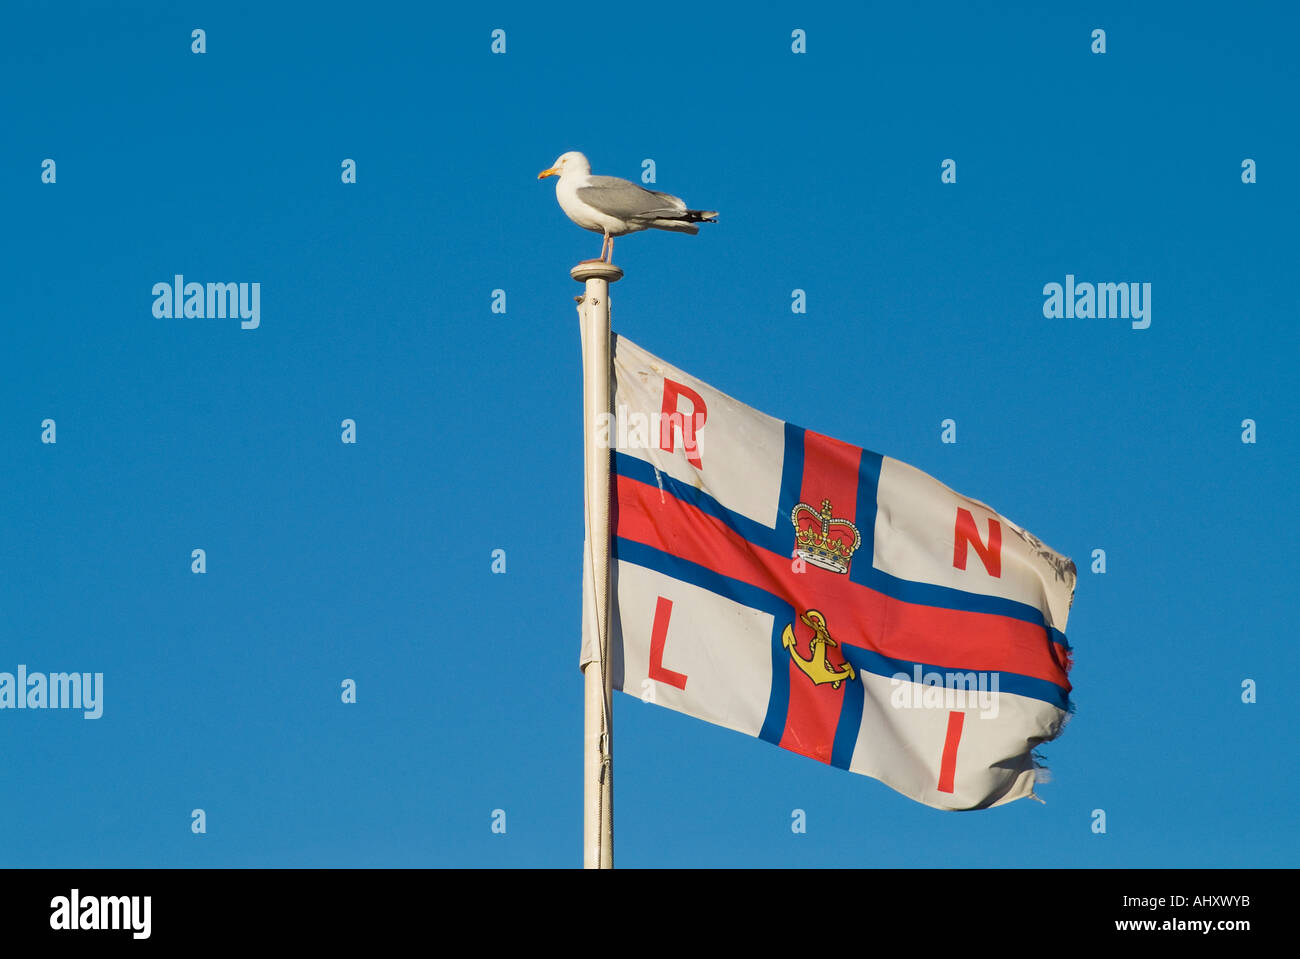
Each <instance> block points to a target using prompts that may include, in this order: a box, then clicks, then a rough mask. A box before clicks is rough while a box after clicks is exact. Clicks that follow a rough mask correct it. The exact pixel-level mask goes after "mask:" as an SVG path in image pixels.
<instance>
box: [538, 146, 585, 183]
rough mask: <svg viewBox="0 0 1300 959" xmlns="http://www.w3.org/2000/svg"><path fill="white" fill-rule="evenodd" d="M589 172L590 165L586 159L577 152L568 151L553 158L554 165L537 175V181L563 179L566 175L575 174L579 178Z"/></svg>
mask: <svg viewBox="0 0 1300 959" xmlns="http://www.w3.org/2000/svg"><path fill="white" fill-rule="evenodd" d="M590 172H591V164H590V163H588V162H587V158H586V157H585V156H583V155H582V154H581V153H579V152H578V151H577V150H570V151H569V152H568V153H561V154H560V155H559V156H558V157H556V158H555V163H553V164H552V165H551V168H550V169H549V170H543V171H542V172H541V173H539V174H537V179H539V180H545V179H546V178H547V177H548V176H560V177H563V176H564V174H566V173H576V174H579V175H580V176H586V175H587V174H589V173H590Z"/></svg>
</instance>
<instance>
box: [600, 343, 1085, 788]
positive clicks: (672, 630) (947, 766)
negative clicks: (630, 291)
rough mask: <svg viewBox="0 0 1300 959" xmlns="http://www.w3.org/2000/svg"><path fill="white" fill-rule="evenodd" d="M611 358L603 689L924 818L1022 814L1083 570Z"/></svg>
mask: <svg viewBox="0 0 1300 959" xmlns="http://www.w3.org/2000/svg"><path fill="white" fill-rule="evenodd" d="M612 353H613V356H612V362H613V375H614V384H615V389H614V394H615V396H614V415H613V416H612V417H611V419H610V421H609V422H608V423H607V424H603V425H602V426H601V431H603V432H606V433H607V439H608V443H609V445H610V447H611V448H612V452H611V457H610V464H611V471H612V473H613V477H612V482H613V484H614V490H615V492H614V495H613V496H612V497H611V499H612V507H613V513H614V515H613V517H612V547H611V549H612V565H611V577H612V580H611V593H612V604H611V638H610V649H611V653H610V658H611V664H610V668H611V671H612V673H613V684H614V686H615V688H617V689H621V690H623V691H624V692H627V693H629V694H631V695H634V696H637V697H639V698H641V697H643V696H644V694H645V693H646V692H647V691H648V690H649V691H652V693H653V697H652V698H653V701H654V702H656V703H657V704H659V705H661V706H667V707H669V708H671V709H676V710H679V711H680V712H683V713H687V714H689V715H691V716H695V717H698V718H700V719H703V720H706V721H708V722H711V723H716V724H717V725H720V726H726V727H728V728H730V729H734V730H737V731H739V732H743V733H746V734H748V735H750V736H755V737H758V738H760V739H765V740H767V741H768V742H770V743H773V744H775V745H779V746H781V747H783V748H785V749H790V750H792V751H794V752H797V753H800V754H802V755H805V756H808V757H810V758H812V759H815V760H817V761H819V762H823V763H828V764H830V765H834V766H838V767H841V768H844V769H848V770H850V771H852V772H856V773H861V774H863V775H866V776H870V777H873V778H875V779H878V780H880V781H881V782H883V783H885V784H886V785H888V786H890V787H891V788H893V789H895V790H897V791H898V792H900V793H902V794H904V795H906V796H909V797H911V798H912V799H915V800H917V801H918V802H922V803H925V804H926V805H929V806H934V807H937V808H941V809H975V808H983V807H987V806H994V805H999V804H1001V803H1005V802H1009V801H1011V800H1014V799H1018V798H1021V797H1023V796H1027V795H1031V794H1032V793H1033V787H1034V782H1035V776H1036V772H1037V770H1036V767H1035V763H1034V757H1033V750H1034V748H1035V747H1036V746H1038V745H1039V744H1040V743H1043V742H1046V741H1048V740H1051V739H1053V738H1055V737H1056V736H1057V735H1058V734H1059V733H1060V731H1061V728H1062V726H1063V724H1064V722H1065V719H1066V717H1067V715H1068V713H1069V710H1070V701H1069V694H1070V689H1071V687H1070V682H1069V678H1068V674H1069V669H1070V647H1069V644H1068V642H1067V641H1066V637H1065V628H1066V619H1067V617H1068V615H1069V611H1070V605H1071V603H1072V600H1073V595H1074V585H1075V580H1076V573H1075V567H1074V564H1073V563H1072V562H1071V561H1070V560H1069V559H1067V558H1066V557H1064V556H1062V555H1061V554H1059V553H1057V552H1056V551H1054V550H1052V549H1051V548H1049V547H1047V546H1045V545H1044V544H1043V543H1042V542H1040V541H1039V540H1038V539H1036V538H1035V537H1034V536H1032V535H1031V534H1029V533H1028V532H1026V531H1025V530H1023V529H1022V528H1021V527H1019V526H1017V525H1016V524H1015V523H1013V522H1011V521H1010V520H1009V519H1007V518H1006V517H1004V516H1002V515H1000V514H999V513H997V512H996V511H994V510H993V509H991V508H990V507H988V506H986V505H985V504H983V503H981V502H979V501H977V500H972V499H970V498H968V497H965V496H962V495H960V494H959V493H956V492H954V491H953V490H951V489H949V488H948V487H947V486H945V485H944V484H942V483H940V482H939V481H937V480H935V479H933V478H932V477H930V476H928V475H927V474H925V473H923V472H922V471H920V470H918V469H915V468H913V467H911V466H908V465H907V464H905V463H901V462H899V461H898V460H894V459H891V458H890V457H887V456H881V455H879V454H877V453H873V452H870V451H869V450H866V449H862V448H860V447H857V446H853V445H851V444H849V443H845V442H842V441H840V440H836V439H832V438H830V437H828V436H824V435H821V434H818V433H814V432H812V431H811V430H805V429H801V428H799V427H797V426H794V425H792V424H790V423H786V422H783V421H781V420H778V419H775V418H773V417H771V416H767V415H765V414H763V413H760V412H759V411H757V410H754V409H751V408H750V407H747V406H745V405H743V404H741V403H739V402H737V401H736V400H734V399H732V398H731V397H729V396H727V395H726V394H724V393H720V392H719V391H717V390H716V389H714V388H713V387H711V386H709V385H708V384H707V383H703V382H701V381H700V380H698V379H696V378H695V377H693V376H690V375H689V374H687V373H685V372H683V371H682V370H680V369H677V368H676V367H673V366H671V365H669V364H668V363H665V362H664V361H663V360H660V359H658V358H656V357H654V356H652V355H651V354H649V353H647V352H646V351H645V350H642V349H641V348H639V347H637V346H636V345H635V344H633V343H631V342H629V341H628V340H626V339H624V338H623V337H614V339H613V344H612ZM605 427H607V430H606V429H605ZM601 438H602V439H603V438H605V437H603V436H602V437H601ZM592 658H593V657H592V655H591V650H590V648H589V644H586V643H585V644H584V650H583V662H584V663H586V662H588V661H590V660H591V659H592ZM645 698H651V697H645Z"/></svg>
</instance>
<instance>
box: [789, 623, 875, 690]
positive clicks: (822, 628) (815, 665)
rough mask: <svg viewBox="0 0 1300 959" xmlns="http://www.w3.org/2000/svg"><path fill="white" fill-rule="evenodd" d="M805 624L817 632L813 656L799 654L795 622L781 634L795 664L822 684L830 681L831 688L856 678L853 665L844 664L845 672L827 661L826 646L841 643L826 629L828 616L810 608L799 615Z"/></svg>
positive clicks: (813, 640) (814, 638)
mask: <svg viewBox="0 0 1300 959" xmlns="http://www.w3.org/2000/svg"><path fill="white" fill-rule="evenodd" d="M799 618H800V619H801V620H802V621H803V624H804V625H805V626H810V627H812V631H813V633H814V634H815V635H814V636H813V638H812V649H811V652H812V656H811V658H809V659H804V658H803V657H802V656H800V655H799V651H798V650H797V649H796V648H795V645H794V644H795V639H794V623H791V624H790V625H788V626H786V628H785V632H783V633H782V634H781V645H783V646H784V647H785V648H786V649H788V650H789V651H790V658H791V659H792V660H794V664H795V665H796V666H798V667H799V668H800V669H802V670H803V671H804V673H805V675H807V677H808V678H809V679H811V680H812V681H813V682H814V683H815V684H817V685H818V686H820V685H821V684H822V683H830V684H831V689H839V688H840V683H842V682H844V680H846V679H856V678H857V673H855V672H854V671H853V667H852V665H850V664H849V663H845V664H844V672H840V671H839V670H837V669H836V668H835V667H833V666H831V665H830V664H829V663H828V662H826V647H827V646H838V645H839V643H837V642H835V640H833V639H831V634H830V632H829V631H827V629H826V617H825V616H823V615H822V614H821V613H819V612H818V611H817V610H815V609H810V610H808V612H806V613H804V614H803V615H802V616H800V617H799Z"/></svg>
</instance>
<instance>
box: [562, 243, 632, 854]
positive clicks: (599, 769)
mask: <svg viewBox="0 0 1300 959" xmlns="http://www.w3.org/2000/svg"><path fill="white" fill-rule="evenodd" d="M569 275H570V276H572V277H573V278H574V279H575V280H577V281H578V282H579V283H583V284H585V288H584V291H583V295H582V296H581V297H579V298H578V321H579V324H580V326H581V333H582V369H583V373H582V421H583V451H584V452H583V470H584V476H585V480H584V483H583V504H584V508H585V510H586V520H587V522H586V531H587V536H586V543H585V549H584V556H583V564H582V568H583V584H582V641H583V642H582V645H583V656H582V658H583V660H585V662H583V664H582V680H583V701H584V719H583V737H582V739H583V757H582V765H583V787H582V798H583V826H582V848H583V857H582V858H583V866H584V868H587V869H612V868H613V867H614V741H613V732H614V723H613V715H614V714H613V694H612V692H611V685H610V671H609V668H608V667H609V544H610V530H609V490H610V469H609V466H610V464H609V456H610V451H609V445H608V442H605V443H601V442H598V430H597V426H598V425H600V421H601V418H602V417H601V414H605V417H606V418H607V417H608V415H609V413H610V393H609V372H610V355H609V341H610V328H609V284H611V283H613V282H615V281H617V280H619V279H620V278H622V276H623V271H622V270H620V269H619V268H618V267H616V266H615V265H614V264H612V263H604V262H601V261H596V262H586V263H579V264H578V265H577V266H575V267H574V268H573V269H572V270H570V271H569ZM603 435H604V436H605V437H608V435H609V432H608V430H606V431H605V432H604V433H603Z"/></svg>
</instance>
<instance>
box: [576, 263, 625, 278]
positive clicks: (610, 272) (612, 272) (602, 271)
mask: <svg viewBox="0 0 1300 959" xmlns="http://www.w3.org/2000/svg"><path fill="white" fill-rule="evenodd" d="M569 276H571V277H573V278H574V279H575V280H577V281H578V282H579V283H586V282H587V281H588V280H605V281H606V282H608V283H613V282H614V281H616V280H621V279H622V278H623V271H622V270H620V269H619V268H618V267H616V266H615V265H614V264H613V263H605V262H603V261H601V260H595V261H592V260H584V261H583V262H582V263H579V264H578V265H577V266H575V267H574V268H573V269H572V270H570V271H569Z"/></svg>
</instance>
